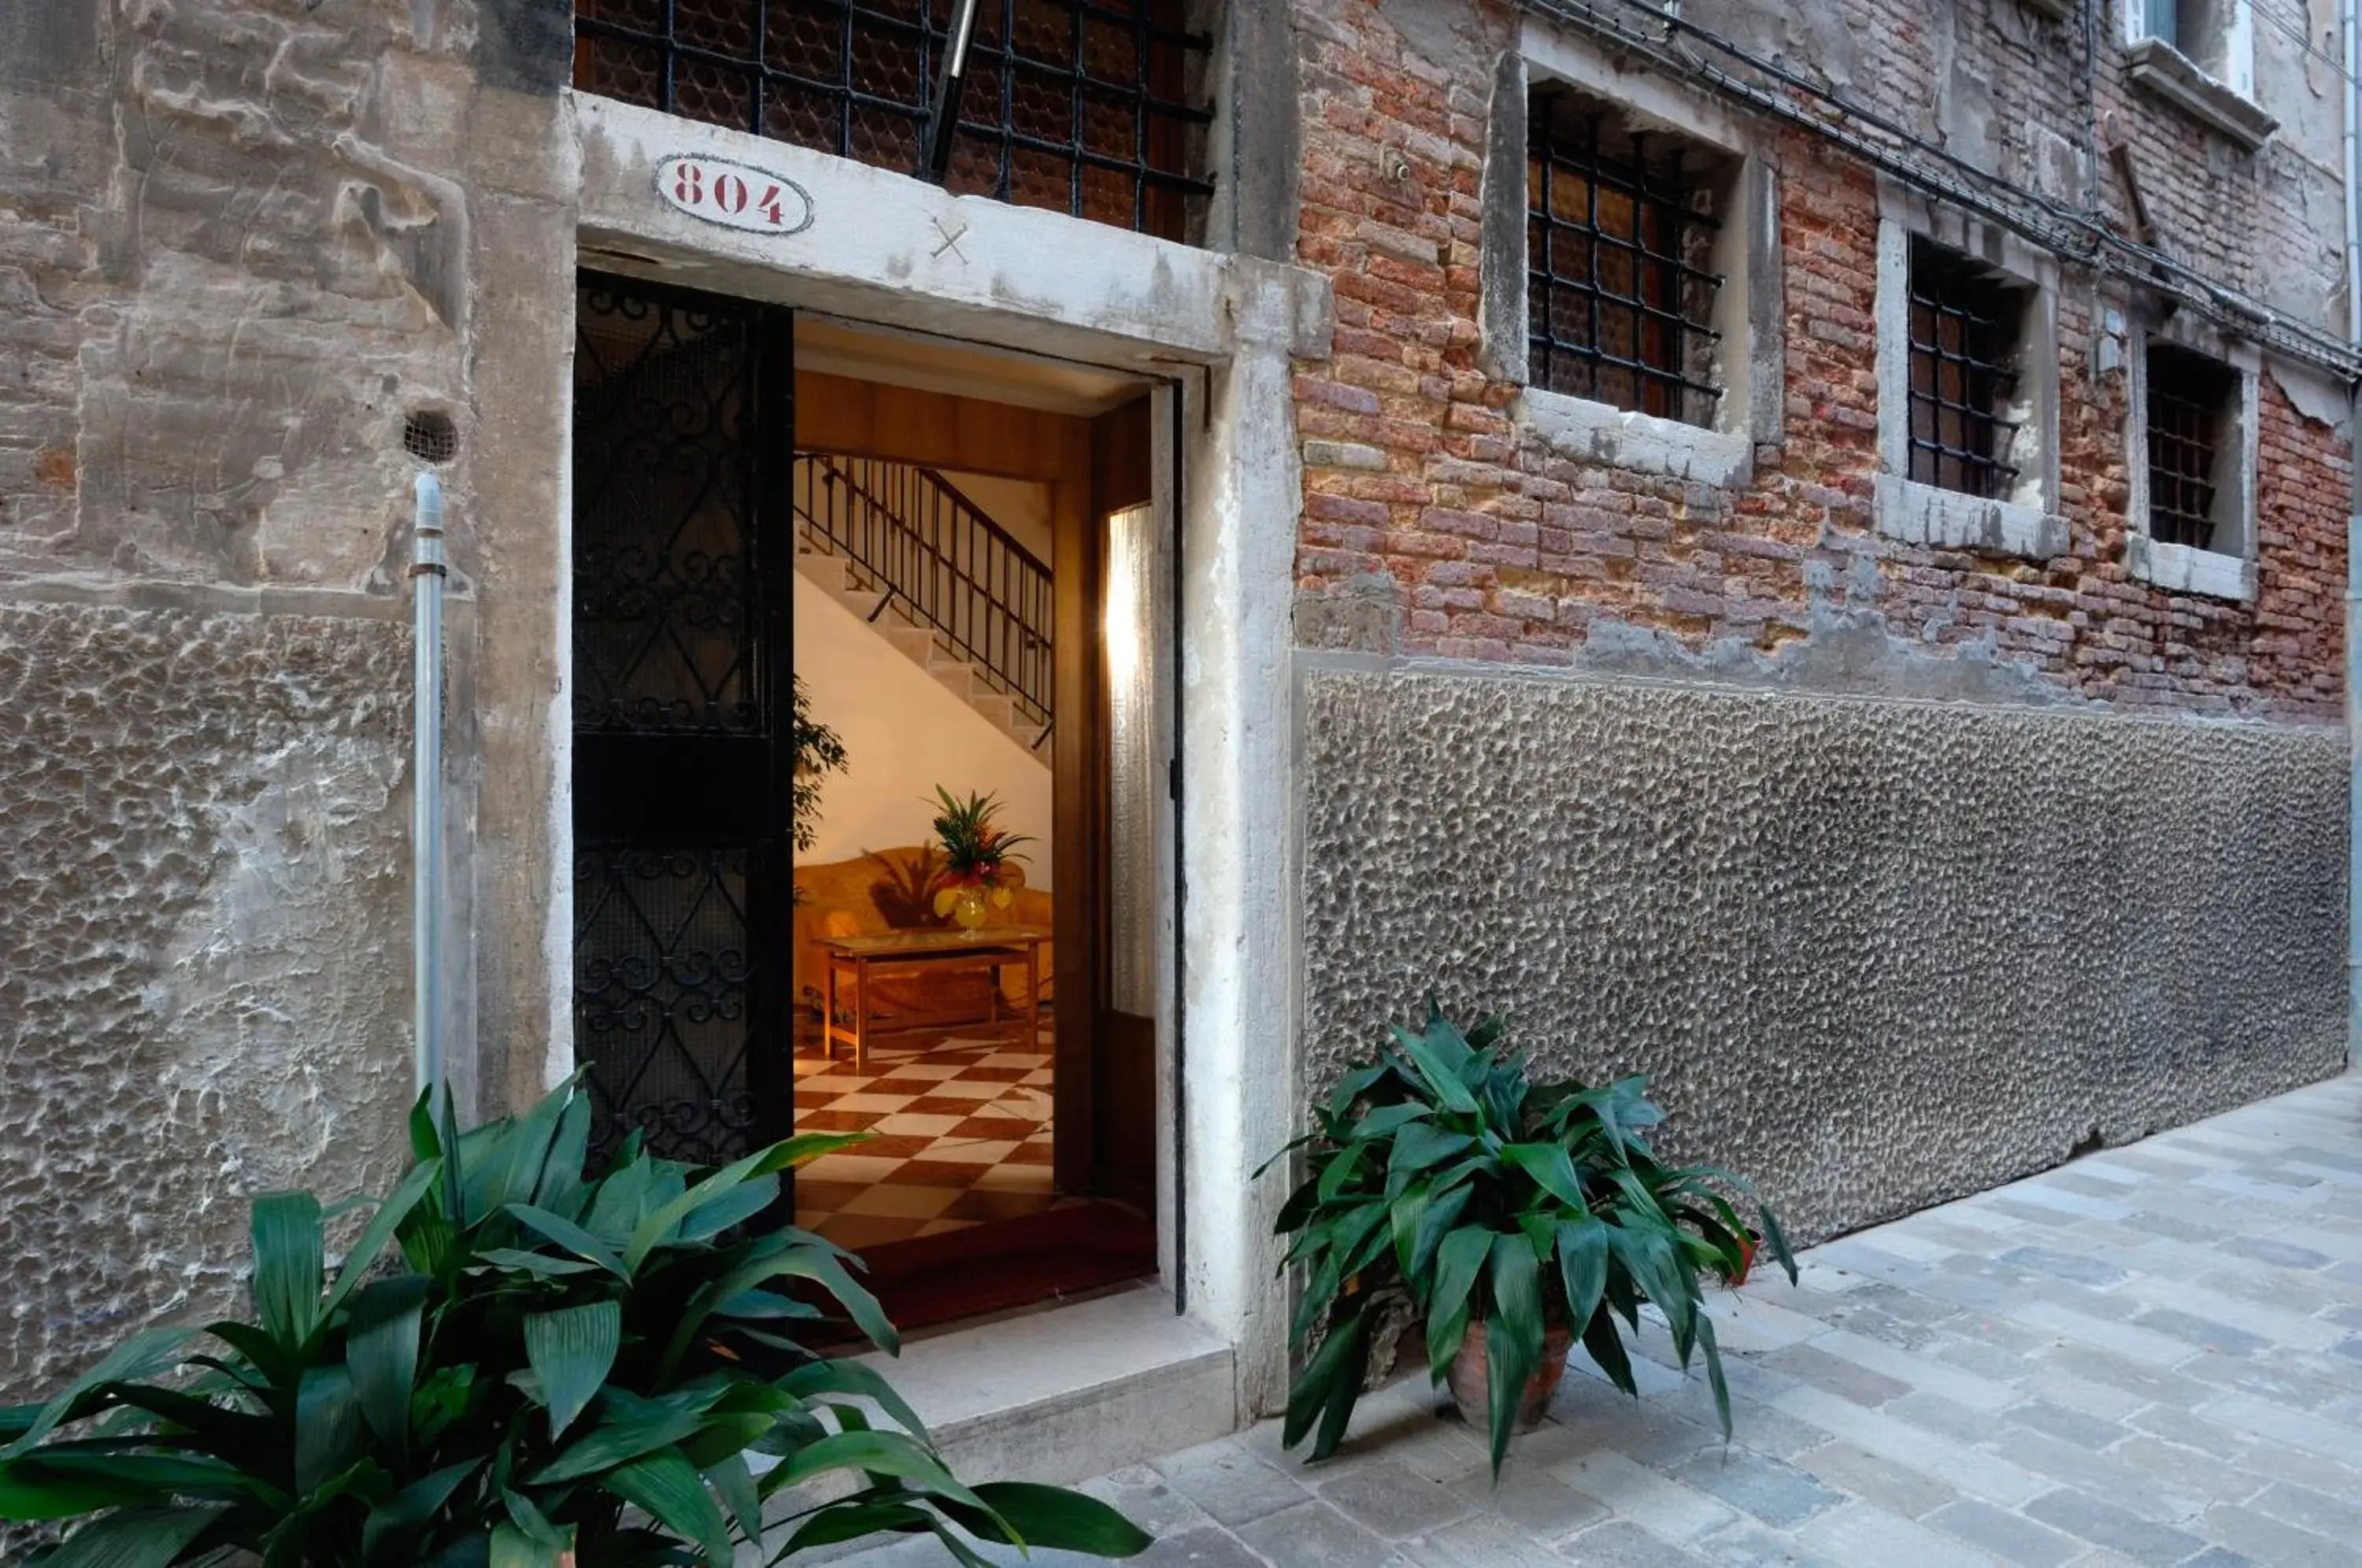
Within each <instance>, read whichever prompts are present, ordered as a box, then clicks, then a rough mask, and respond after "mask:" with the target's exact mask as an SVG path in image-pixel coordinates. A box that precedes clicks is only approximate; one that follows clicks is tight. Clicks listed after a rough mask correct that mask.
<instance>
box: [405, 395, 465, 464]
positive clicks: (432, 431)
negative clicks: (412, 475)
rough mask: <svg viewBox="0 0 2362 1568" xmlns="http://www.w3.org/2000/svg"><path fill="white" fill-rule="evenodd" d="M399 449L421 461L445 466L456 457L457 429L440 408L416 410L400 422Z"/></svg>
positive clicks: (457, 447)
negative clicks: (400, 436)
mask: <svg viewBox="0 0 2362 1568" xmlns="http://www.w3.org/2000/svg"><path fill="white" fill-rule="evenodd" d="M402 449H403V451H405V452H408V453H409V454H410V455H411V456H412V457H414V458H417V459H419V461H421V462H426V463H447V462H449V461H450V460H451V459H452V458H454V457H456V456H457V455H458V451H459V427H458V425H455V424H453V423H452V422H451V416H450V415H449V414H445V413H444V412H443V411H442V410H440V409H435V408H422V409H417V410H415V411H414V412H413V413H412V414H411V415H410V417H409V418H407V419H405V420H403V422H402Z"/></svg>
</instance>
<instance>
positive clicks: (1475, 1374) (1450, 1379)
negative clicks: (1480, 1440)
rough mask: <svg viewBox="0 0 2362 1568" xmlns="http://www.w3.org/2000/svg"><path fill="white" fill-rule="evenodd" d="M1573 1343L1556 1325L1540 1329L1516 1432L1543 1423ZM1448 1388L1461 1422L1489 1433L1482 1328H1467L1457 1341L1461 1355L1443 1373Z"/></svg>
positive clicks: (1488, 1374) (1489, 1386)
mask: <svg viewBox="0 0 2362 1568" xmlns="http://www.w3.org/2000/svg"><path fill="white" fill-rule="evenodd" d="M1573 1343H1574V1336H1573V1334H1572V1333H1570V1332H1568V1331H1567V1330H1566V1328H1565V1326H1564V1325H1562V1324H1559V1323H1551V1324H1548V1325H1546V1326H1545V1327H1544V1328H1543V1330H1542V1359H1541V1364H1540V1365H1539V1366H1537V1367H1535V1368H1534V1375H1532V1376H1531V1377H1529V1378H1527V1379H1526V1391H1525V1393H1524V1395H1523V1396H1522V1397H1520V1398H1519V1399H1518V1422H1517V1427H1516V1429H1515V1430H1518V1431H1521V1432H1529V1431H1532V1430H1534V1429H1535V1428H1536V1427H1539V1426H1540V1425H1541V1424H1542V1412H1543V1411H1545V1410H1547V1409H1549V1408H1550V1402H1551V1395H1553V1394H1555V1393H1557V1392H1558V1383H1559V1379H1560V1378H1562V1377H1564V1376H1565V1375H1566V1353H1567V1351H1568V1349H1569V1348H1570V1347H1571V1346H1573ZM1444 1380H1445V1381H1446V1382H1447V1383H1449V1384H1450V1385H1451V1402H1452V1403H1453V1404H1454V1405H1457V1406H1458V1407H1459V1408H1460V1419H1462V1420H1463V1421H1466V1422H1467V1423H1468V1424H1469V1425H1470V1426H1472V1427H1473V1428H1475V1429H1476V1430H1478V1431H1480V1432H1481V1431H1487V1430H1491V1427H1492V1422H1493V1378H1492V1368H1491V1366H1490V1364H1488V1363H1487V1362H1486V1361H1485V1325H1484V1324H1483V1323H1481V1322H1479V1323H1471V1324H1469V1325H1468V1337H1467V1338H1466V1339H1464V1340H1462V1341H1461V1342H1460V1353H1459V1354H1458V1355H1455V1356H1453V1357H1452V1358H1451V1367H1450V1368H1449V1369H1448V1370H1447V1371H1446V1372H1445V1374H1444Z"/></svg>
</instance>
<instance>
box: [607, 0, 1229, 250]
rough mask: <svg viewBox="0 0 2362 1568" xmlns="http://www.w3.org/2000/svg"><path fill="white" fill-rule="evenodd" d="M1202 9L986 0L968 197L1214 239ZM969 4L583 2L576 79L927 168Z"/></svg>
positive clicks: (972, 64)
mask: <svg viewBox="0 0 2362 1568" xmlns="http://www.w3.org/2000/svg"><path fill="white" fill-rule="evenodd" d="M1185 4H1186V0H978V4H977V7H976V16H975V20H974V24H973V28H972V31H971V33H970V35H969V41H968V49H967V54H966V72H965V79H964V80H965V90H964V92H963V94H962V95H961V99H960V110H959V123H958V131H957V134H956V135H955V137H954V138H953V141H952V149H951V160H950V166H949V168H948V170H947V171H945V180H944V182H945V184H946V185H947V187H948V188H949V189H951V190H952V191H955V192H957V193H963V194H973V195H988V196H993V197H997V198H999V199H1000V200H1002V201H1007V202H1014V203H1017V204H1021V205H1024V206H1036V207H1049V208H1053V209H1055V210H1057V211H1060V212H1065V213H1070V214H1073V215H1076V216H1077V217H1086V218H1090V219H1093V220H1095V221H1097V222H1100V223H1107V224H1114V225H1118V226H1122V227H1125V228H1131V229H1137V230H1139V231H1141V232H1142V233H1144V234H1153V235H1156V236H1159V237H1163V238H1167V239H1187V238H1190V237H1192V236H1193V234H1194V233H1195V231H1196V230H1197V229H1198V227H1199V226H1200V224H1201V221H1202V218H1201V213H1202V208H1203V205H1204V200H1203V198H1205V197H1206V196H1207V195H1208V194H1209V193H1210V191H1211V189H1212V187H1211V186H1210V184H1209V183H1208V182H1207V180H1206V179H1205V177H1204V173H1203V171H1204V167H1205V127H1206V126H1207V124H1208V122H1209V120H1210V119H1211V118H1212V116H1211V114H1210V112H1209V110H1208V109H1207V108H1206V107H1204V104H1205V101H1206V84H1205V76H1206V62H1207V57H1208V53H1209V49H1210V47H1211V39H1210V38H1209V35H1208V34H1207V33H1205V32H1204V31H1202V30H1198V29H1195V28H1191V27H1189V26H1188V25H1187V20H1188V17H1187V11H1186V10H1185ZM957 9H958V0H574V35H575V45H574V84H575V85H576V86H577V87H579V88H580V89H582V90H583V91H585V92H588V93H595V94H599V95H601V96H602V97H608V98H617V99H621V100H622V101H624V102H625V103H630V104H641V105H646V106H648V107H650V108H655V109H662V110H664V111H666V112H668V113H670V114H676V115H680V116H685V117H687V118H690V119H694V120H703V121H707V122H709V123H711V124H714V125H723V126H730V127H734V128H735V129H738V130H745V131H753V132H754V133H756V135H758V136H767V137H771V138H776V139H778V140H780V141H789V142H793V143H795V144H797V145H798V146H800V147H809V148H812V149H817V150H819V151H822V152H831V153H835V154H836V155H838V156H839V157H844V158H851V159H855V160H859V161H860V162H863V163H868V164H874V165H877V166H878V167H880V168H887V169H893V170H897V171H901V172H904V173H913V172H917V171H919V170H920V166H921V164H922V160H923V149H924V148H925V147H926V144H927V142H928V139H929V138H928V124H927V122H928V116H929V112H930V107H931V105H932V103H933V97H934V94H935V89H936V83H937V79H938V78H939V76H940V75H941V73H942V70H943V61H944V49H945V47H946V43H947V40H948V39H949V37H950V35H951V30H952V28H953V24H954V18H955V13H956V11H957Z"/></svg>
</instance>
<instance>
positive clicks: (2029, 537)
mask: <svg viewBox="0 0 2362 1568" xmlns="http://www.w3.org/2000/svg"><path fill="white" fill-rule="evenodd" d="M1877 508H1878V531H1879V532H1880V533H1882V534H1883V535H1885V536H1887V537H1889V538H1892V539H1901V540H1903V541H1904V543H1906V544H1913V545H1932V546H1935V547H1938V548H1941V549H1951V550H1975V551H1978V552H1980V553H1981V554H1983V555H1989V556H2025V557H2028V558H2032V559H2034V560H2047V559H2048V558H2050V557H2052V556H2062V555H2065V554H2066V553H2067V519H2065V518H2064V517H2059V516H2056V515H2053V514H2052V513H2047V512H2045V511H2043V510H2042V508H2040V507H2038V506H2027V505H2025V504H2024V503H2023V502H2014V501H1988V500H1986V499H1985V498H1984V497H1982V496H1979V495H1963V494H1961V493H1960V492H1959V491H1952V490H1938V489H1937V488H1936V487H1935V486H1934V485H1932V484H1921V483H1920V482H1918V481H1917V480H1908V479H1904V478H1903V477H1902V476H1901V475H1899V474H1881V475H1879V476H1878V489H1877Z"/></svg>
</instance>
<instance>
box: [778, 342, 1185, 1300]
mask: <svg viewBox="0 0 2362 1568" xmlns="http://www.w3.org/2000/svg"><path fill="white" fill-rule="evenodd" d="M797 406H798V409H799V418H798V421H797V433H796V452H795V459H794V482H793V491H794V508H795V521H796V552H797V554H796V558H795V565H796V572H797V580H796V585H795V594H796V617H795V625H796V634H795V650H794V653H795V668H796V672H797V678H798V680H799V683H800V688H801V692H802V697H803V700H804V701H805V702H806V704H807V716H808V720H809V722H810V723H811V724H813V725H817V726H820V727H822V728H824V729H825V730H827V731H828V732H829V733H830V736H831V738H833V740H834V741H835V742H836V743H837V744H838V745H839V746H841V748H842V759H843V760H842V764H841V767H837V768H834V769H831V770H830V771H829V772H827V773H826V774H824V775H822V777H821V778H819V779H817V780H813V777H812V774H811V770H810V768H809V767H807V770H806V773H805V778H806V779H807V780H808V781H816V782H818V783H819V784H820V785H821V790H820V794H819V798H818V801H817V805H816V809H815V810H814V811H813V812H811V821H810V823H809V824H808V825H809V828H810V832H809V834H808V840H809V842H808V843H807V844H805V845H803V846H802V847H801V849H800V854H799V856H798V858H797V863H796V871H795V885H796V888H797V892H798V901H797V905H796V917H795V925H796V944H795V954H796V966H797V969H796V981H795V984H796V989H797V994H798V996H799V998H800V1002H801V1011H800V1015H799V1028H798V1032H797V1035H796V1052H795V1073H796V1103H797V1113H796V1125H797V1128H798V1130H799V1131H804V1132H864V1133H866V1134H867V1135H868V1136H867V1138H866V1141H865V1142H864V1143H861V1144H859V1145H857V1146H855V1147H854V1148H852V1149H848V1150H846V1151H844V1152H843V1153H840V1154H829V1155H825V1156H823V1157H822V1158H821V1159H820V1160H818V1161H816V1162H814V1163H813V1164H812V1165H811V1166H810V1167H808V1168H807V1169H806V1170H805V1171H804V1172H803V1174H802V1175H801V1176H800V1179H799V1182H798V1185H797V1212H798V1222H799V1223H800V1224H803V1225H804V1226H806V1227H807V1228H808V1229H811V1230H814V1231H818V1232H819V1233H821V1234H822V1235H824V1236H827V1237H829V1238H830V1239H831V1240H833V1241H837V1242H841V1243H842V1244H844V1245H845V1246H848V1247H851V1248H854V1249H855V1250H856V1251H860V1252H862V1253H864V1254H865V1256H866V1257H867V1259H868V1260H869V1263H870V1266H871V1275H872V1279H873V1281H874V1283H875V1284H876V1286H877V1289H878V1290H879V1292H880V1295H881V1297H883V1298H884V1299H885V1300H886V1301H887V1302H888V1304H889V1309H892V1310H895V1311H897V1312H898V1313H899V1314H900V1317H901V1319H902V1320H904V1321H905V1322H906V1323H908V1324H909V1325H910V1326H924V1325H925V1324H927V1323H930V1322H939V1321H946V1320H954V1319H957V1318H963V1317H968V1316H973V1315H976V1314H977V1313H979V1312H987V1311H992V1310H999V1309H1007V1308H1012V1307H1020V1306H1024V1305H1029V1304H1032V1303H1033V1302H1036V1301H1040V1300H1043V1299H1052V1298H1057V1297H1065V1296H1071V1295H1074V1294H1076V1293H1078V1292H1083V1291H1087V1290H1090V1289H1093V1288H1097V1287H1099V1286H1107V1285H1111V1284H1115V1283H1118V1282H1120V1281H1123V1280H1128V1279H1133V1278H1137V1277H1140V1276H1142V1275H1147V1274H1152V1273H1153V1272H1154V1270H1155V1258H1156V1244H1155V1242H1156V1238H1155V1229H1154V1220H1153V1208H1154V1172H1153V1157H1152V1155H1151V1151H1153V1148H1154V1147H1155V1132H1154V1117H1155V1083H1156V1080H1155V1072H1154V1064H1155V1050H1156V1048H1155V1034H1154V1025H1153V982H1152V986H1151V992H1150V993H1143V992H1142V989H1141V987H1140V985H1139V983H1138V981H1137V979H1136V971H1137V970H1138V969H1139V964H1138V962H1137V959H1138V955H1140V953H1141V952H1142V950H1143V949H1148V950H1149V951H1150V952H1151V955H1152V957H1151V967H1152V970H1153V948H1150V947H1149V944H1150V942H1151V941H1153V938H1151V937H1149V936H1148V934H1147V933H1145V932H1144V931H1142V930H1141V929H1139V928H1140V927H1141V924H1142V922H1141V920H1140V918H1139V917H1140V911H1139V909H1138V907H1137V905H1138V900H1136V899H1119V898H1118V897H1116V896H1115V892H1114V889H1115V888H1116V886H1117V885H1118V884H1119V881H1120V878H1126V877H1131V878H1142V877H1145V878H1147V879H1148V881H1149V883H1150V884H1152V885H1153V875H1154V873H1153V867H1149V866H1143V865H1142V864H1140V863H1139V853H1138V849H1137V848H1136V847H1133V846H1132V841H1133V840H1135V839H1138V838H1139V836H1140V835H1139V833H1138V831H1137V828H1136V825H1135V824H1136V823H1137V821H1138V819H1139V818H1140V817H1141V815H1142V812H1141V810H1140V802H1141V801H1142V799H1143V798H1144V790H1145V788H1146V783H1145V781H1143V780H1141V779H1136V778H1133V777H1132V772H1133V771H1134V770H1135V769H1137V768H1141V767H1161V766H1162V761H1161V759H1162V757H1163V756H1164V755H1165V753H1166V751H1167V749H1168V748H1166V747H1165V746H1164V745H1162V744H1161V743H1159V742H1157V740H1156V737H1155V734H1154V725H1155V724H1156V723H1157V722H1158V721H1157V718H1156V716H1155V713H1154V712H1153V709H1152V708H1143V707H1142V701H1141V693H1142V690H1146V687H1145V686H1144V685H1143V681H1144V680H1146V679H1149V678H1150V677H1151V675H1152V673H1153V660H1151V661H1145V662H1147V663H1148V664H1149V665H1150V666H1151V668H1150V669H1143V668H1142V665H1143V660H1142V657H1141V656H1140V652H1139V648H1138V646H1137V645H1138V640H1139V638H1140V637H1141V636H1142V635H1143V634H1151V633H1153V629H1154V627H1155V626H1156V625H1157V624H1160V623H1161V616H1159V615H1158V614H1156V613H1154V612H1153V609H1148V608H1145V607H1143V606H1142V605H1140V604H1139V603H1138V602H1137V600H1138V598H1139V596H1140V594H1141V593H1142V591H1145V582H1146V580H1145V579H1144V578H1143V577H1142V569H1141V567H1140V566H1139V565H1138V564H1137V563H1139V562H1140V561H1143V560H1146V559H1147V558H1149V557H1151V556H1152V555H1153V553H1154V548H1155V546H1154V541H1155V538H1156V535H1157V531H1156V530H1155V529H1154V527H1153V517H1154V515H1155V505H1154V495H1153V491H1154V488H1155V486H1154V482H1153V474H1154V472H1155V469H1156V464H1155V463H1154V461H1153V452H1152V441H1153V437H1152V424H1151V421H1150V418H1149V396H1148V389H1147V388H1145V387H1142V386H1141V385H1140V384H1138V383H1136V382H1127V381H1122V380H1120V379H1119V378H1116V377H1113V376H1108V375H1103V374H1101V373H1098V372H1095V371H1089V370H1077V369H1074V368H1068V367H1058V368H1045V367H1043V366H1042V365H1040V364H1038V363H1036V362H1032V361H1025V360H1019V359H1009V358H1006V357H1001V356H996V355H989V354H987V353H984V352H981V351H979V350H976V349H973V348H965V347H959V346H952V345H945V344H941V343H934V342H929V341H926V340H922V339H917V338H912V337H905V336H901V335H895V334H884V333H879V332H877V331H874V330H870V329H865V328H861V327H856V326H843V325H839V324H835V323H832V322H826V321H821V320H814V319H811V318H806V319H804V320H802V321H801V322H800V323H799V326H798V331H797ZM1117 567H1120V571H1111V569H1114V568H1117ZM1119 732H1120V734H1119ZM808 733H810V732H808ZM1143 745H1145V747H1146V749H1143ZM1152 754H1153V755H1152ZM1157 782H1160V783H1161V774H1160V775H1159V778H1158V780H1157ZM1127 834H1129V836H1127ZM1126 849H1130V850H1131V853H1130V854H1129V855H1127V854H1125V853H1123V851H1125V850H1126ZM1149 920H1150V923H1153V911H1152V912H1151V914H1150V917H1149ZM1119 992H1121V993H1122V994H1121V995H1119ZM1143 994H1150V995H1151V999H1149V1000H1148V1001H1146V1002H1144V1003H1143V1002H1142V1001H1140V1000H1139V998H1140V997H1141V996H1142V995H1143ZM1120 1000H1131V1002H1132V1004H1133V1005H1134V1007H1136V1008H1138V1009H1139V1010H1138V1011H1137V1012H1127V1011H1124V1010H1121V1009H1120V1008H1119V1007H1118V1006H1117V1005H1116V1004H1117V1003H1118V1002H1119V1001H1120Z"/></svg>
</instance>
